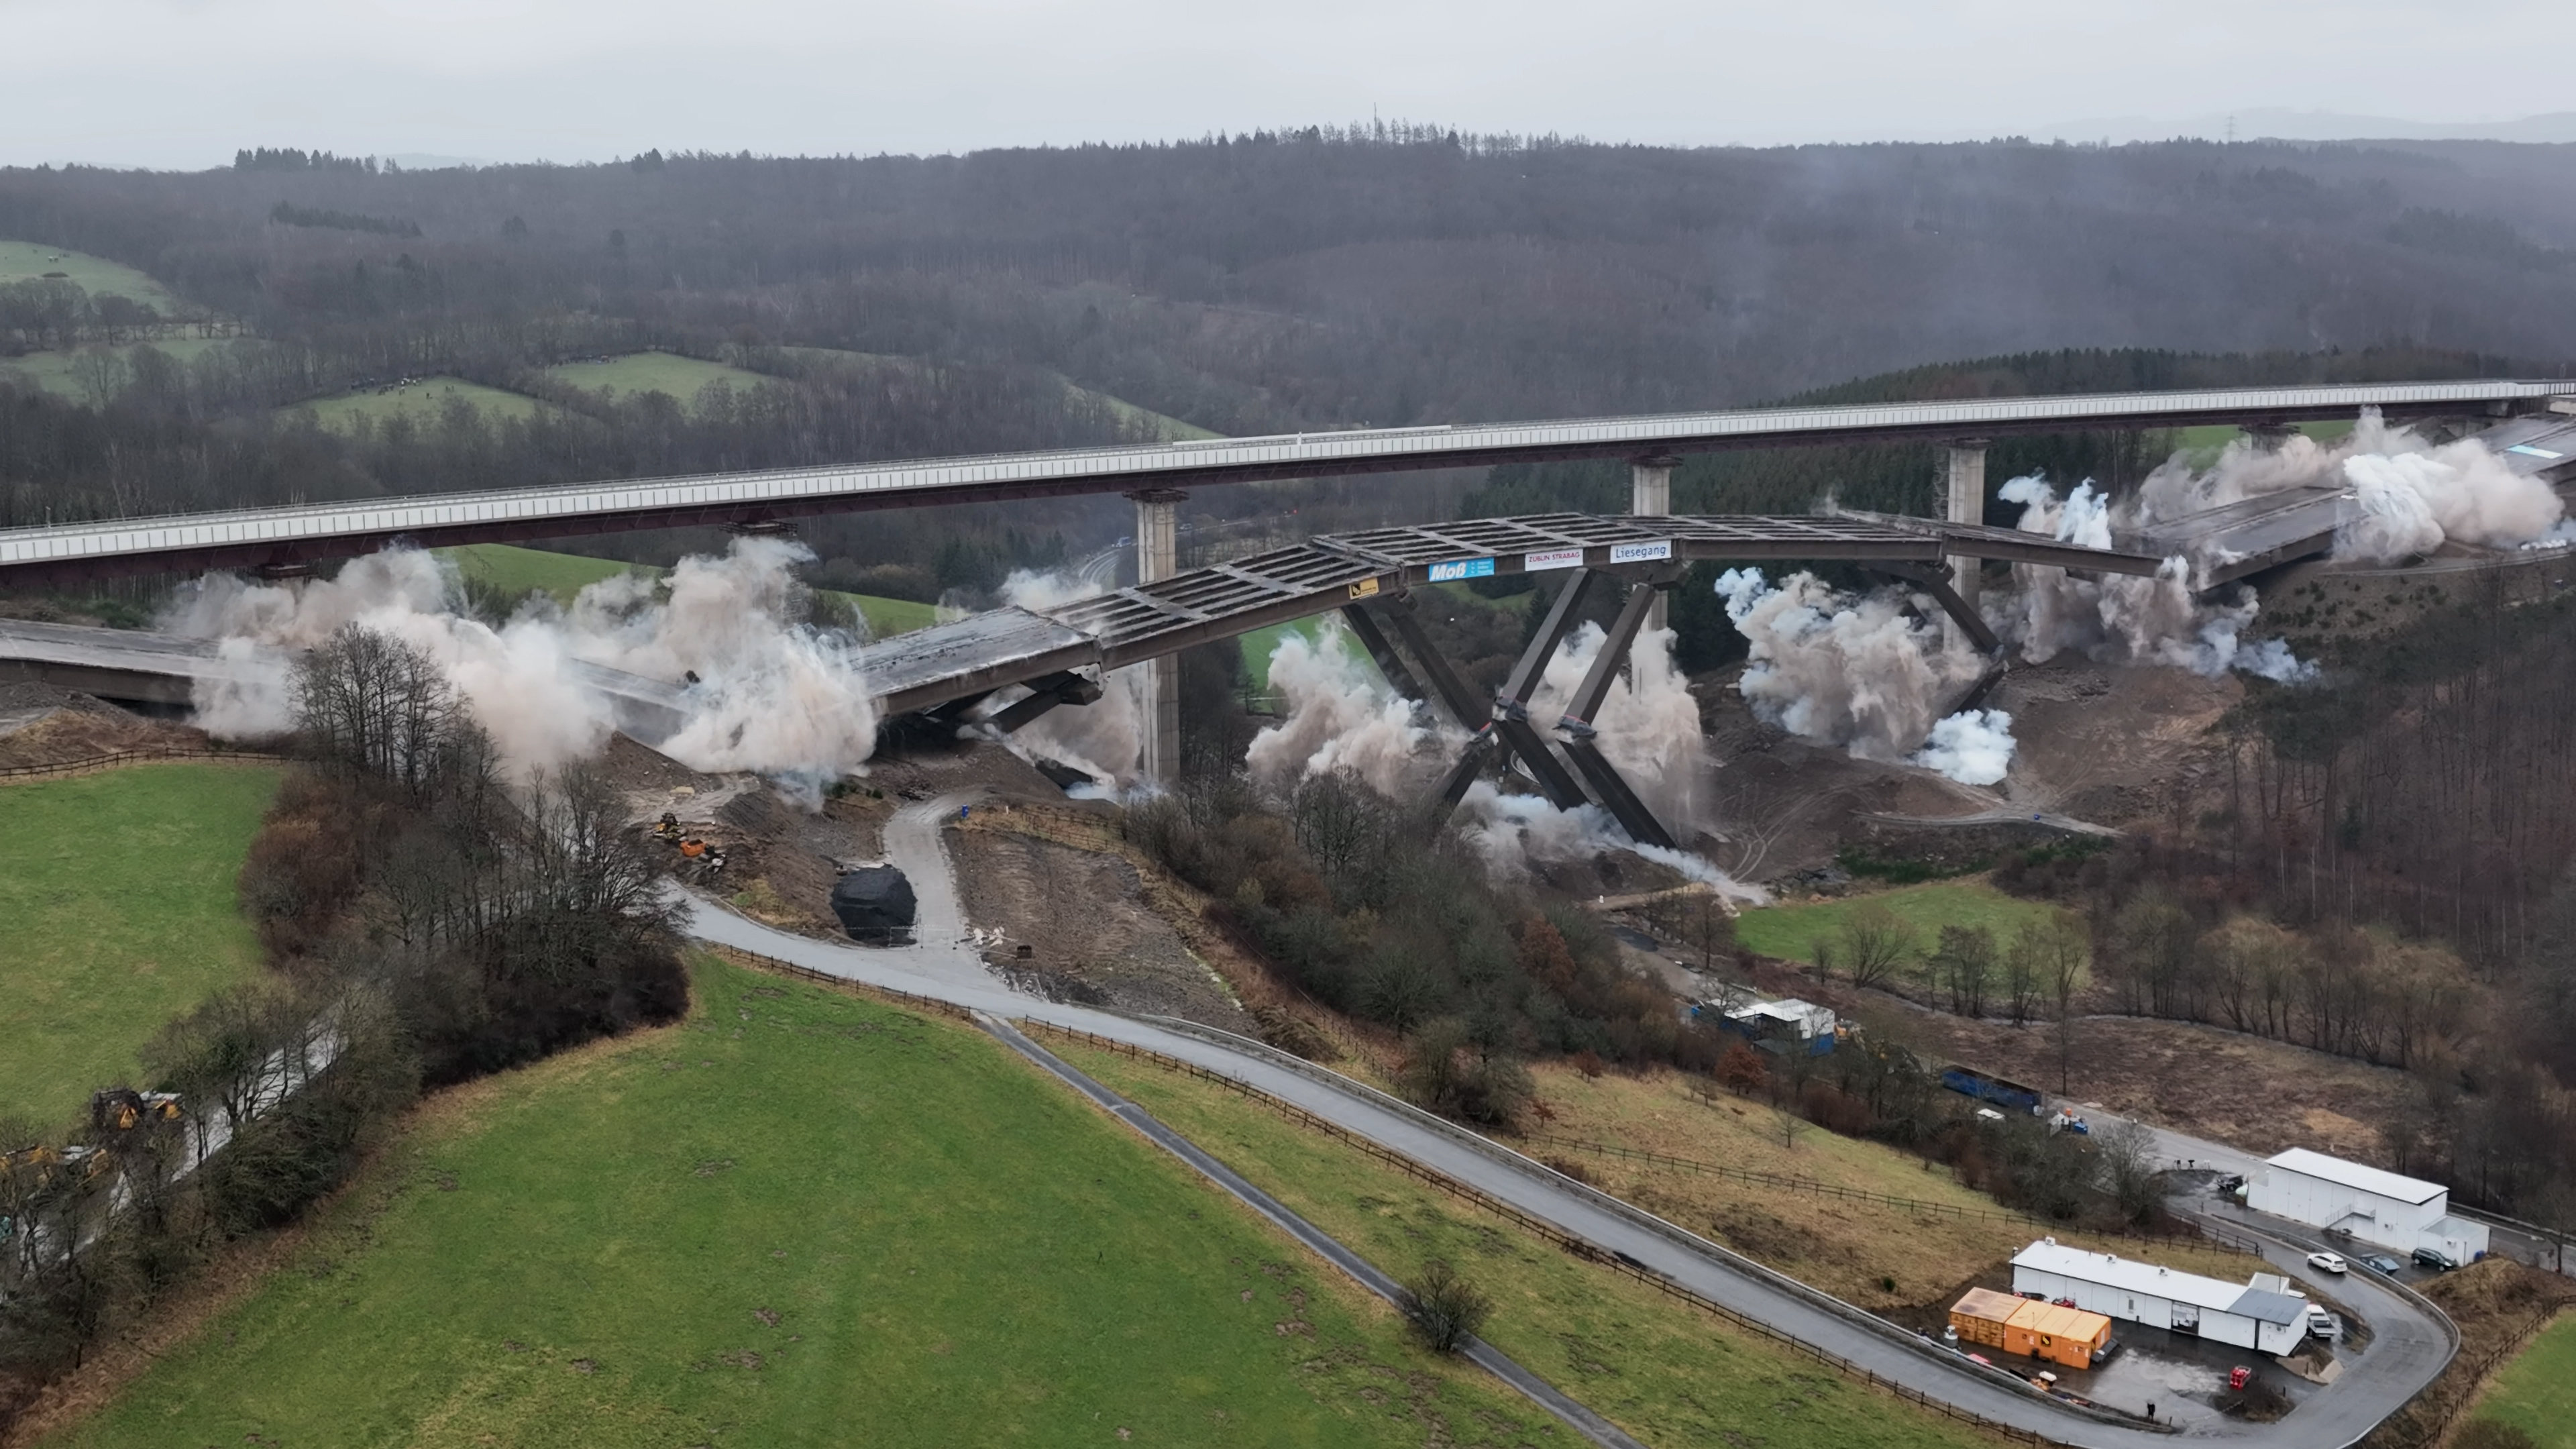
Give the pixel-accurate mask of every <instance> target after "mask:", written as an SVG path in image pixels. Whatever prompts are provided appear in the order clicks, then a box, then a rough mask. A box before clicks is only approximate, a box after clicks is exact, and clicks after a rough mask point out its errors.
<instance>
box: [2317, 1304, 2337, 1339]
mask: <svg viewBox="0 0 2576 1449" xmlns="http://www.w3.org/2000/svg"><path fill="white" fill-rule="evenodd" d="M2342 1332H2343V1325H2342V1324H2340V1323H2337V1322H2335V1316H2334V1315H2333V1314H2331V1313H2328V1312H2326V1311H2325V1310H2324V1309H2322V1308H2320V1307H2318V1306H2317V1305H2315V1304H2313V1303H2311V1304H2309V1305H2308V1337H2310V1338H2322V1339H2324V1340H2325V1341H2326V1342H2328V1343H2332V1342H2334V1341H2335V1339H2336V1338H2337V1337H2338V1336H2340V1335H2341V1334H2342Z"/></svg>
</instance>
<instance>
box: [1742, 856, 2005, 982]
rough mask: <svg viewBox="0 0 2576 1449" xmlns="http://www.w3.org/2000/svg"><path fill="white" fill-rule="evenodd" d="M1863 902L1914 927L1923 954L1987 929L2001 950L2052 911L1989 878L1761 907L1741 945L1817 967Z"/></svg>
mask: <svg viewBox="0 0 2576 1449" xmlns="http://www.w3.org/2000/svg"><path fill="white" fill-rule="evenodd" d="M1863 901H1870V902H1875V903H1876V904H1878V905H1882V906H1885V907H1886V908H1887V909H1888V910H1890V911H1892V912H1894V913H1895V915H1896V918H1897V919H1898V920H1900V921H1902V922H1904V923H1905V924H1906V925H1907V926H1910V927H1912V928H1913V930H1914V933H1915V935H1916V937H1917V941H1916V949H1917V950H1924V949H1928V948H1930V946H1931V945H1932V943H1933V941H1934V940H1935V939H1936V938H1938V937H1939V935H1940V934H1941V928H1942V927H1943V926H1983V927H1985V928H1986V929H1988V930H1990V931H1992V932H1994V933H1995V944H1996V945H1997V946H1999V947H2000V946H2003V945H2005V944H2007V943H2009V942H2010V941H2011V940H2012V937H2013V933H2014V932H2015V931H2018V930H2020V929H2021V925H2022V922H2024V921H2031V920H2044V919H2046V918H2047V916H2048V913H2049V911H2050V909H2051V907H2049V906H2048V905H2047V904H2046V903H2045V902H2041V901H2025V900H2021V899H2019V898H2017V897H2014V896H2008V895H2005V894H2004V893H2003V892H2002V891H1999V890H1996V889H1995V888H1994V887H1993V886H1991V885H1988V884H1987V883H1986V882H1985V880H1984V879H1983V878H1981V877H1971V878H1967V879H1961V880H1940V881H1932V882H1929V883H1927V884H1924V885H1913V886H1899V887H1897V888H1896V889H1894V890H1883V891H1871V892H1869V893H1868V894H1866V895H1857V896H1848V897H1845V898H1844V899H1841V900H1833V901H1814V902H1809V903H1806V904H1801V905H1785V906H1763V907H1759V908H1757V909H1754V910H1749V911H1746V912H1745V913H1744V914H1743V915H1741V916H1738V917H1737V918H1736V921H1735V939H1736V940H1737V941H1738V942H1739V943H1740V944H1742V945H1743V946H1744V947H1745V949H1747V950H1751V951H1759V952H1761V953H1762V954H1763V955H1765V956H1776V957H1778V958H1780V959H1781V960H1783V961H1809V962H1812V961H1814V960H1815V959H1816V943H1817V942H1818V941H1830V940H1832V939H1833V937H1834V933H1835V932H1837V931H1839V930H1841V929H1842V923H1843V918H1844V917H1845V916H1847V915H1849V914H1851V911H1852V908H1853V907H1855V906H1857V905H1859V904H1860V903H1861V902H1863Z"/></svg>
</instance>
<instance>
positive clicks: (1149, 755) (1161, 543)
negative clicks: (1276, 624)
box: [1127, 488, 1190, 785]
mask: <svg viewBox="0 0 2576 1449" xmlns="http://www.w3.org/2000/svg"><path fill="white" fill-rule="evenodd" d="M1127 496H1128V497H1129V498H1131V499H1134V500H1135V503H1136V582H1137V583H1138V584H1139V585H1143V584H1151V583H1159V582H1161V581H1162V580H1164V579H1168V578H1170V577H1171V576H1172V575H1174V574H1176V573H1179V572H1180V571H1181V531H1180V504H1181V502H1182V500H1184V499H1186V498H1188V497H1189V496H1190V495H1188V494H1187V493H1184V492H1182V491H1181V490H1179V489H1177V488H1139V489H1137V490H1136V491H1135V492H1133V493H1130V494H1128V495H1127ZM1136 667H1137V668H1139V669H1142V670H1144V671H1145V709H1144V714H1145V719H1144V726H1145V738H1144V741H1143V752H1142V757H1141V758H1140V759H1139V760H1138V761H1137V770H1138V773H1139V775H1140V777H1141V778H1143V779H1145V780H1147V781H1149V782H1151V783H1153V784H1156V785H1169V784H1171V783H1172V782H1173V781H1174V780H1176V779H1178V778H1180V773H1181V661H1180V657H1179V656H1178V655H1174V654H1166V655H1163V656H1162V657H1160V658H1158V659H1153V660H1149V661H1147V662H1146V663H1144V664H1140V665H1137V666H1136Z"/></svg>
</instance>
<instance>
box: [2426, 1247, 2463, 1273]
mask: <svg viewBox="0 0 2576 1449" xmlns="http://www.w3.org/2000/svg"><path fill="white" fill-rule="evenodd" d="M2415 1266H2416V1267H2418V1268H2430V1269H2432V1270H2433V1271H2434V1272H2436V1273H2448V1272H2450V1271H2451V1270H2452V1269H2453V1268H2456V1267H2458V1266H2460V1265H2459V1264H2457V1263H2454V1262H2452V1261H2451V1260H2450V1259H2449V1258H2447V1257H2445V1256H2443V1254H2442V1250H2441V1249H2439V1248H2417V1249H2416V1250H2415Z"/></svg>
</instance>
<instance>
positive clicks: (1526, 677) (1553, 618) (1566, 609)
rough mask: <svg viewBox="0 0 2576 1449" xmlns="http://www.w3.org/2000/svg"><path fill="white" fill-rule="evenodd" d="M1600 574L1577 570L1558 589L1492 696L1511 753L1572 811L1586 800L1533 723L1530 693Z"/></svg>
mask: <svg viewBox="0 0 2576 1449" xmlns="http://www.w3.org/2000/svg"><path fill="white" fill-rule="evenodd" d="M1599 577H1600V575H1599V574H1597V573H1595V572H1594V571H1593V570H1591V569H1576V570H1575V571H1574V573H1573V575H1572V576H1571V577H1569V578H1568V579H1566V581H1565V587H1564V588H1562V589H1559V590H1557V591H1556V602H1555V603H1553V604H1550V605H1548V609H1547V617H1546V618H1544V619H1542V620H1540V621H1539V626H1538V633H1536V634H1534V635H1532V636H1531V637H1530V641H1529V647H1527V648H1525V649H1523V650H1522V651H1521V657H1520V658H1519V659H1518V660H1516V661H1514V663H1513V664H1512V673H1511V677H1510V678H1508V679H1506V680H1504V681H1503V688H1502V692H1501V693H1499V694H1497V695H1495V696H1494V710H1493V719H1494V732H1495V733H1496V734H1499V735H1501V736H1502V737H1503V742H1504V743H1506V744H1508V745H1510V746H1511V747H1512V753H1513V754H1516V755H1518V756H1520V757H1521V762H1522V763H1523V764H1525V765H1527V766H1529V771H1530V776H1531V778H1533V779H1535V780H1537V781H1538V788H1539V790H1540V792H1541V793H1543V794H1545V795H1546V796H1547V798H1548V803H1549V804H1551V805H1554V806H1555V807H1556V808H1557V809H1559V810H1573V809H1577V808H1579V807H1581V806H1582V805H1584V804H1586V803H1587V802H1586V800H1585V798H1584V794H1583V787H1582V786H1581V785H1578V784H1576V783H1575V781H1574V776H1572V775H1570V774H1568V773H1567V772H1566V769H1565V766H1564V765H1563V764H1561V763H1559V762H1558V760H1557V758H1556V756H1555V755H1554V754H1553V753H1552V752H1550V751H1549V749H1548V747H1547V741H1546V740H1543V739H1541V738H1540V737H1539V733H1538V731H1537V730H1536V729H1535V728H1533V727H1532V726H1531V724H1530V722H1529V702H1530V696H1531V695H1533V694H1536V693H1537V692H1538V682H1539V680H1540V679H1541V678H1543V677H1545V675H1546V674H1547V661H1548V660H1550V659H1552V658H1554V657H1556V646H1557V645H1559V644H1562V643H1564V642H1565V636H1566V634H1567V633H1568V632H1570V631H1571V630H1572V629H1573V628H1574V617H1575V613H1576V611H1577V610H1579V609H1581V608H1582V607H1583V599H1584V596H1585V595H1587V594H1589V593H1591V592H1592V583H1593V580H1595V579H1596V578H1599Z"/></svg>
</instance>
